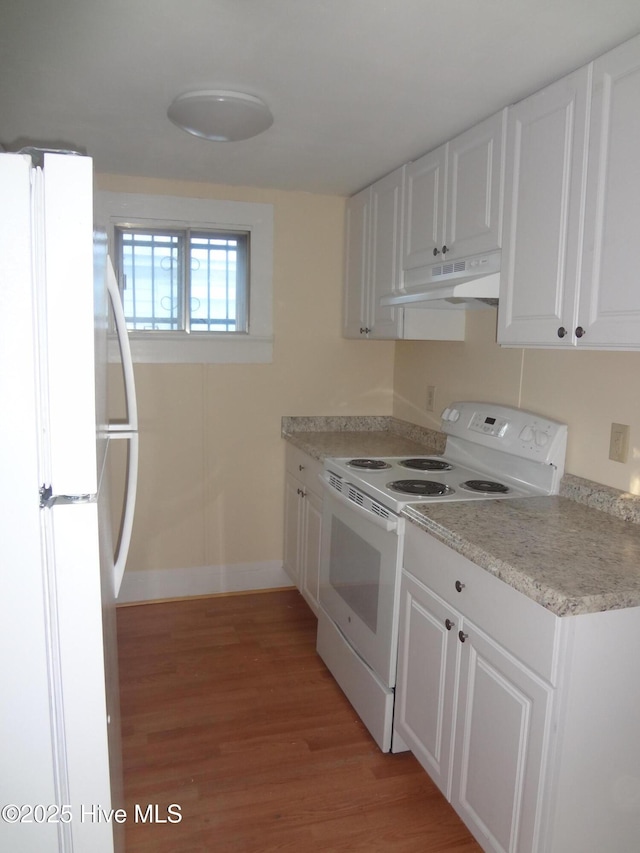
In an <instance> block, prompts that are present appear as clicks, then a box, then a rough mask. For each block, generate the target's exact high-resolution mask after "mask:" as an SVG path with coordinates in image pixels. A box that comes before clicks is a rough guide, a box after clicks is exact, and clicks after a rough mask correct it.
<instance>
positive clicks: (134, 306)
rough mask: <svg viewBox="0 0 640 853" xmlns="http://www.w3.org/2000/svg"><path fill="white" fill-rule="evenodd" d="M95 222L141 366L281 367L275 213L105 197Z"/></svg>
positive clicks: (210, 202) (201, 202)
mask: <svg viewBox="0 0 640 853" xmlns="http://www.w3.org/2000/svg"><path fill="white" fill-rule="evenodd" d="M96 223H97V224H98V226H99V225H100V224H101V223H103V224H104V225H105V226H106V230H107V234H108V241H109V247H110V253H111V256H112V259H113V261H114V265H115V267H116V271H117V274H118V282H119V286H120V289H121V293H122V298H123V305H124V311H125V317H126V320H127V328H128V329H129V339H130V342H131V349H132V353H133V358H134V361H136V362H148V363H149V362H151V363H153V362H155V363H163V362H165V363H167V362H169V363H170V362H192V363H217V362H229V363H233V362H235V363H267V362H270V361H271V360H272V348H273V333H272V267H273V245H272V244H273V208H272V205H269V204H254V203H251V202H227V201H219V200H215V199H193V198H182V197H173V196H150V195H138V194H133V193H131V194H129V193H110V192H101V193H97V194H96ZM113 347H114V349H113V353H110V355H113V357H115V356H116V353H115V344H113Z"/></svg>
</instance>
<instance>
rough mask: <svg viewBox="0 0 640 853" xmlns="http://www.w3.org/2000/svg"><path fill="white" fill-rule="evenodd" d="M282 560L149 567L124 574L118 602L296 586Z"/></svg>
mask: <svg viewBox="0 0 640 853" xmlns="http://www.w3.org/2000/svg"><path fill="white" fill-rule="evenodd" d="M292 585H293V584H292V583H291V578H290V577H289V575H288V574H287V573H286V572H285V570H284V569H283V568H282V562H280V561H278V560H272V561H270V562H266V563H239V564H237V565H234V566H198V567H194V568H190V569H148V570H147V571H138V572H136V571H129V570H127V571H126V572H125V573H124V578H123V580H122V586H121V587H120V594H119V595H118V601H117V603H118V604H128V603H130V602H134V601H156V600H158V599H161V598H187V597H189V596H193V595H213V594H215V593H221V592H246V591H251V590H254V589H255V590H259V589H273V588H278V587H287V586H289V587H290V586H292Z"/></svg>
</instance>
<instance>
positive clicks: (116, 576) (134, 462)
mask: <svg viewBox="0 0 640 853" xmlns="http://www.w3.org/2000/svg"><path fill="white" fill-rule="evenodd" d="M107 292H108V294H109V298H110V299H111V306H112V308H113V317H114V320H115V326H116V334H117V336H118V343H119V345H120V354H121V356H122V372H123V375H124V388H125V398H126V404H127V417H128V419H129V420H128V423H124V424H109V426H108V427H107V434H108V436H109V438H111V439H113V438H125V439H127V440H128V441H129V462H128V466H127V483H126V489H125V496H124V508H123V510H122V524H121V528H120V541H119V543H118V552H117V554H116V556H115V561H114V566H113V583H114V592H115V596H116V598H117V597H118V593H119V592H120V586H121V584H122V578H123V577H124V570H125V566H126V563H127V556H128V554H129V546H130V545H131V534H132V531H133V517H134V513H135V506H136V492H137V489H138V442H139V436H138V403H137V401H136V386H135V380H134V375H133V358H132V357H131V346H130V344H129V335H128V333H127V323H126V320H125V316H124V309H123V307H122V300H121V299H120V291H119V289H118V281H117V279H116V274H115V270H114V269H113V264H112V263H111V259H110V258H108V259H107Z"/></svg>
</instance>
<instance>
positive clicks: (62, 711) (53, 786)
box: [0, 152, 138, 853]
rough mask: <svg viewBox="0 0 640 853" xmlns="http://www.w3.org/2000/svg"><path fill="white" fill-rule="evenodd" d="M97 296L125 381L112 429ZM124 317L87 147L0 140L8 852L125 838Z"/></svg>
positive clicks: (130, 396)
mask: <svg viewBox="0 0 640 853" xmlns="http://www.w3.org/2000/svg"><path fill="white" fill-rule="evenodd" d="M109 297H111V299H112V301H113V302H114V311H113V314H114V315H116V321H117V323H118V325H119V328H120V333H121V351H122V354H123V374H124V377H125V378H126V380H127V392H126V398H127V408H128V413H127V414H128V418H127V419H126V423H120V424H117V425H109V424H108V423H107V399H106V389H107V334H108V328H107V317H108V311H107V308H108V300H109ZM118 309H119V310H118ZM123 329H124V317H123V316H122V310H121V306H120V303H119V297H118V293H117V286H116V284H115V277H114V275H113V270H112V268H111V265H110V262H109V260H108V258H107V253H106V240H105V239H103V238H101V237H100V236H99V235H97V234H96V233H94V225H93V169H92V161H91V159H90V158H88V157H83V156H78V155H73V154H64V153H47V154H37V155H36V154H35V153H33V152H30V153H28V154H27V153H21V154H0V572H1V575H2V589H1V591H0V661H1V663H0V849H1V850H7V851H9V850H10V851H11V853H35V852H36V851H37V853H49V851H64V852H65V853H67V851H69V853H70V851H73V853H112V851H118V850H122V849H123V835H124V826H125V823H124V822H123V821H122V813H120V820H117V819H114V814H113V811H112V810H114V809H118V808H122V807H123V802H122V772H121V752H120V714H119V695H118V668H117V645H116V624H115V602H116V598H117V594H118V590H119V587H120V583H121V580H122V574H123V572H124V563H125V560H126V552H127V549H128V544H129V540H130V537H131V527H132V517H133V508H134V505H135V481H136V471H137V454H138V434H137V412H136V405H135V392H134V388H133V369H132V366H131V361H130V355H129V354H128V352H127V344H128V341H127V337H126V331H124V332H123ZM116 439H118V440H126V441H128V443H129V447H128V460H129V465H128V471H127V474H126V480H127V486H128V490H127V495H126V497H125V500H124V510H123V520H122V524H121V525H119V527H120V529H119V530H115V531H114V532H112V531H113V528H114V524H113V520H112V513H111V510H110V505H109V484H108V476H107V471H108V460H109V448H110V446H111V443H112V441H113V440H116ZM116 552H117V553H116Z"/></svg>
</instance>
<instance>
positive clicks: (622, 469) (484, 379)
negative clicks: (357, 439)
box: [394, 309, 640, 494]
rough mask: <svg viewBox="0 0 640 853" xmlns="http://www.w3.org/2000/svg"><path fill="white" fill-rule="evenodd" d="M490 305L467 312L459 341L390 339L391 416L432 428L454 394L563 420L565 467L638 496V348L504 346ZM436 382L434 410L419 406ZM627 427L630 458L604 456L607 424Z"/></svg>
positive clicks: (456, 397)
mask: <svg viewBox="0 0 640 853" xmlns="http://www.w3.org/2000/svg"><path fill="white" fill-rule="evenodd" d="M495 340H496V310H495V309H487V310H481V311H469V312H467V335H466V340H465V341H463V342H459V343H436V342H433V343H431V342H409V341H407V342H401V343H398V344H396V358H395V374H394V394H395V402H394V414H395V415H396V416H397V417H400V418H404V419H406V420H411V421H415V422H416V423H420V424H425V425H429V426H433V427H437V425H438V422H439V413H440V412H441V411H442V409H443V407H444V406H446V405H448V404H449V403H450V402H452V401H453V400H462V399H470V400H491V401H495V402H500V403H505V404H508V405H512V406H521V407H522V408H524V409H531V410H533V411H535V412H539V413H541V414H544V415H547V416H548V417H552V418H556V419H558V420H561V421H564V422H565V423H567V424H568V425H569V442H568V447H567V465H566V468H567V471H569V472H570V473H572V474H577V475H578V476H580V477H587V478H588V479H591V480H595V481H597V482H600V483H604V484H605V485H608V486H613V487H614V488H617V489H622V490H623V491H629V492H632V493H633V494H640V352H596V351H588V350H573V349H572V350H570V351H564V350H557V349H555V350H534V349H526V350H522V349H506V348H502V347H500V346H498V344H497V343H496V342H495ZM427 385H435V386H436V389H437V390H436V406H435V412H434V413H428V412H426V411H425V402H426V389H427ZM612 422H615V423H623V424H628V425H629V426H630V427H631V435H630V443H629V445H630V446H629V460H628V462H627V463H625V464H623V463H620V462H611V461H610V460H609V458H608V457H609V435H610V429H611V423H612Z"/></svg>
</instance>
